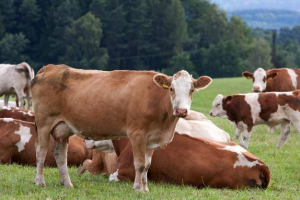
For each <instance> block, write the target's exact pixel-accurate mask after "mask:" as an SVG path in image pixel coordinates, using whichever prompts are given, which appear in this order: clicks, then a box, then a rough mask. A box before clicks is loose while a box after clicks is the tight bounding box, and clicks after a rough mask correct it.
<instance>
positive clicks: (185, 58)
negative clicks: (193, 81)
mask: <svg viewBox="0 0 300 200" xmlns="http://www.w3.org/2000/svg"><path fill="white" fill-rule="evenodd" d="M182 69H184V70H186V71H188V72H189V73H190V74H193V75H194V76H195V77H197V76H198V74H197V72H196V71H195V66H194V65H193V63H192V62H191V60H190V55H189V54H188V53H180V54H178V55H176V56H173V57H172V59H171V60H170V67H168V68H164V69H163V70H162V72H163V73H165V74H168V75H170V76H172V75H174V74H175V73H177V72H178V71H180V70H182Z"/></svg>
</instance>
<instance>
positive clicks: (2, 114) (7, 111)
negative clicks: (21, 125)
mask: <svg viewBox="0 0 300 200" xmlns="http://www.w3.org/2000/svg"><path fill="white" fill-rule="evenodd" d="M0 118H13V119H19V120H22V121H26V122H34V120H35V118H34V113H33V112H32V111H31V110H26V109H21V108H16V107H8V106H3V107H2V109H1V108H0Z"/></svg>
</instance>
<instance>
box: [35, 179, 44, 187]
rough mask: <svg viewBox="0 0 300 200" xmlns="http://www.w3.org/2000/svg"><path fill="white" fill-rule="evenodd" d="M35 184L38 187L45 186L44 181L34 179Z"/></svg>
mask: <svg viewBox="0 0 300 200" xmlns="http://www.w3.org/2000/svg"><path fill="white" fill-rule="evenodd" d="M34 183H35V185H36V186H40V187H46V183H45V181H40V180H35V182H34Z"/></svg>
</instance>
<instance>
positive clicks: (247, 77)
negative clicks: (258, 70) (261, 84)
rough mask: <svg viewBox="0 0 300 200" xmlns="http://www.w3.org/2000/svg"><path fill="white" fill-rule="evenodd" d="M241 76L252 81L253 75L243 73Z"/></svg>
mask: <svg viewBox="0 0 300 200" xmlns="http://www.w3.org/2000/svg"><path fill="white" fill-rule="evenodd" d="M242 75H243V77H245V78H246V79H253V74H252V73H250V72H247V71H245V72H243V73H242Z"/></svg>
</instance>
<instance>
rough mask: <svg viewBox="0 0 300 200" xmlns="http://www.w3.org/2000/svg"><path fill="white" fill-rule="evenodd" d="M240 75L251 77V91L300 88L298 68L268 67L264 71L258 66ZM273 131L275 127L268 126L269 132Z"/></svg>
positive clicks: (287, 90) (283, 90) (281, 90)
mask: <svg viewBox="0 0 300 200" xmlns="http://www.w3.org/2000/svg"><path fill="white" fill-rule="evenodd" d="M242 75H243V76H244V77H245V78H247V79H252V81H253V86H252V91H253V92H289V91H293V90H296V89H300V77H298V75H300V69H289V68H281V69H270V70H267V71H265V70H264V69H262V68H258V69H257V70H255V72H254V73H253V74H252V73H250V72H247V71H245V72H243V73H242ZM274 131H275V127H272V126H270V127H269V132H270V133H272V132H274Z"/></svg>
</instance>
